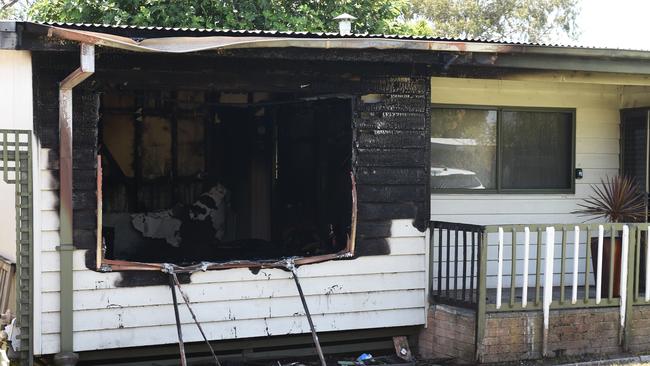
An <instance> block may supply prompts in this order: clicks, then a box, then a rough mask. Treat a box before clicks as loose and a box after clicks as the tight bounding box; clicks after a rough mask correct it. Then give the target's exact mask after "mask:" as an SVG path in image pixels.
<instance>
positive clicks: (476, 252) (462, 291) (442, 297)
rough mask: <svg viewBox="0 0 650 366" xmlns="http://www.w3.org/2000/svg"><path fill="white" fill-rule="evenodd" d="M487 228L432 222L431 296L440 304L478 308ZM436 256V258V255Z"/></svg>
mask: <svg viewBox="0 0 650 366" xmlns="http://www.w3.org/2000/svg"><path fill="white" fill-rule="evenodd" d="M483 233H484V227H483V226H477V225H467V224H457V223H449V222H439V221H437V222H432V223H431V241H430V245H431V250H430V253H432V260H431V261H430V267H429V269H430V273H432V274H435V277H434V278H435V281H431V291H430V293H431V297H432V300H433V301H435V302H438V303H446V304H450V305H457V306H463V307H470V308H474V307H476V306H477V304H478V278H479V273H481V268H480V265H481V262H480V260H479V258H480V257H481V248H482V240H483ZM434 257H435V258H434Z"/></svg>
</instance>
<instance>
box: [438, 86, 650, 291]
mask: <svg viewBox="0 0 650 366" xmlns="http://www.w3.org/2000/svg"><path fill="white" fill-rule="evenodd" d="M431 101H432V103H434V104H452V105H453V104H458V105H481V106H504V107H548V108H574V109H575V110H576V157H575V165H576V168H582V169H583V172H584V178H583V179H578V180H576V181H575V194H480V193H472V194H432V195H431V219H432V220H439V221H451V222H461V223H470V224H479V225H497V224H503V225H507V224H572V223H582V222H584V221H585V220H586V218H585V217H580V216H578V215H575V214H571V212H572V211H575V210H577V209H578V206H577V204H578V203H579V202H580V201H581V200H582V199H583V198H585V197H588V196H589V195H590V194H592V188H591V185H592V184H595V183H599V182H600V180H601V179H603V178H605V177H607V176H614V175H617V174H618V169H619V140H620V109H621V108H631V107H642V106H650V89H649V88H648V87H638V86H634V87H630V86H617V85H598V84H589V83H568V82H552V81H549V82H545V81H513V80H478V79H453V78H432V81H431ZM544 238H545V234H544V235H543V236H542V240H544ZM561 240H562V239H561V233H560V232H557V233H556V240H555V242H556V245H555V256H556V257H557V258H559V256H560V253H561V246H560V243H561ZM585 241H586V237H585V234H584V233H582V234H581V239H580V242H581V246H580V250H579V258H580V262H579V276H578V279H579V283H580V284H583V283H584V270H585V255H586V254H585V250H586V246H585ZM488 242H489V244H490V247H489V248H488V264H487V267H488V268H487V272H488V278H487V285H488V287H491V288H494V287H496V284H497V279H496V275H497V253H498V248H497V235H496V234H490V235H489V237H488ZM572 242H573V228H572V227H570V229H569V236H568V239H567V260H566V262H565V263H566V266H565V271H566V272H565V284H571V281H572V277H571V276H572V271H573V262H572V261H573V257H572V256H573V244H572ZM434 243H436V244H437V242H434ZM517 243H518V245H517V272H518V273H522V272H523V266H524V263H523V258H524V252H523V243H524V239H523V233H520V234H518V236H517ZM536 245H537V233H536V232H533V233H531V245H530V257H529V258H530V261H529V280H528V281H529V285H530V286H534V283H535V282H534V280H535V278H534V277H535V276H534V274H535V258H536V251H537V246H536ZM542 250H543V248H542ZM543 253H544V252H543V251H542V256H543V255H544V254H543ZM433 255H434V260H435V262H434V268H433V273H434V274H435V273H437V270H438V266H437V259H438V257H437V245H436V247H435V248H434V254H433ZM453 256H454V253H453V250H452V253H451V255H450V258H451V260H452V263H453V258H454V257H453ZM442 258H443V262H444V261H446V253H445V252H444V251H443V257H442ZM459 258H460V256H459ZM510 258H511V234H510V232H508V231H506V233H505V235H504V262H503V275H504V278H503V286H504V287H509V286H510V271H511V263H512V262H511V259H510ZM560 264H561V260H560V259H556V260H555V264H554V273H555V276H554V281H553V282H554V284H555V285H559V283H560V272H561V271H560ZM590 267H592V265H591V263H590ZM445 269H446V268H445V266H444V265H443V273H444V272H445ZM592 270H593V268H592ZM451 273H452V274H453V267H452V268H451ZM589 276H590V281H591V282H592V285H593V282H594V280H593V274H591V273H590V275H589ZM516 280H517V282H516V284H517V286H520V285H521V284H522V283H523V276H521V275H520V276H517V277H516ZM433 282H434V283H433V286H434V288H435V287H437V279H435V278H434V279H433ZM443 286H444V284H443ZM568 291H570V290H568ZM567 294H570V292H567Z"/></svg>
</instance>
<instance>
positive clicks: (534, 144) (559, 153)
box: [500, 111, 573, 189]
mask: <svg viewBox="0 0 650 366" xmlns="http://www.w3.org/2000/svg"><path fill="white" fill-rule="evenodd" d="M572 120H573V115H572V114H571V113H564V112H522V111H504V112H503V113H502V121H501V130H500V133H501V140H500V142H501V144H502V146H501V154H502V156H501V179H502V182H501V187H502V188H504V189H569V188H571V179H573V174H572V172H571V154H572V141H573V136H572V134H573V123H572Z"/></svg>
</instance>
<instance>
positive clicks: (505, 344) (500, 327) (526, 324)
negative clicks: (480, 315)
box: [480, 312, 543, 362]
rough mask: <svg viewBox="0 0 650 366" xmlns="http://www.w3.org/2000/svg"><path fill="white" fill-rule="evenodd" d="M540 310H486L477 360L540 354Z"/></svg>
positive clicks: (500, 360) (488, 360)
mask: <svg viewBox="0 0 650 366" xmlns="http://www.w3.org/2000/svg"><path fill="white" fill-rule="evenodd" d="M542 324H543V319H542V314H541V313H539V312H504V313H492V314H487V316H486V319H485V325H486V326H485V336H484V338H483V342H482V343H481V346H480V360H481V362H503V361H515V360H522V359H535V358H539V357H540V356H541V348H542V347H541V344H542V329H543V328H542Z"/></svg>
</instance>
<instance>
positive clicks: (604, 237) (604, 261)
mask: <svg viewBox="0 0 650 366" xmlns="http://www.w3.org/2000/svg"><path fill="white" fill-rule="evenodd" d="M638 230H639V227H638V226H637V224H607V225H603V224H576V225H508V226H487V227H486V229H485V233H486V236H487V240H486V243H487V244H486V248H487V251H488V257H487V258H486V261H487V263H486V266H485V267H486V268H488V271H487V272H486V273H485V275H486V281H487V283H486V287H487V289H488V290H490V289H493V291H488V293H487V295H488V296H487V298H488V300H487V301H488V305H487V309H488V310H489V311H505V310H522V309H536V308H537V309H539V308H541V307H543V305H544V303H545V301H550V302H549V304H548V305H549V306H550V307H551V308H561V307H580V306H618V305H620V297H621V296H622V297H625V291H624V290H625V289H626V288H627V272H628V269H629V268H628V267H629V264H630V262H629V256H630V255H629V248H630V235H631V234H630V232H631V231H632V235H633V236H634V238H636V236H637V235H636V232H637V231H638ZM546 258H553V260H552V261H547V260H546ZM490 263H492V264H493V266H490V265H489V264H490ZM494 265H495V266H496V274H495V273H494V272H495V271H494V270H493V271H492V272H490V267H494ZM494 282H496V284H494ZM506 284H507V285H506ZM504 300H505V301H504Z"/></svg>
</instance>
